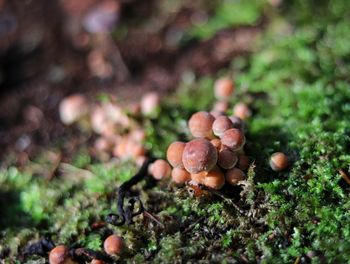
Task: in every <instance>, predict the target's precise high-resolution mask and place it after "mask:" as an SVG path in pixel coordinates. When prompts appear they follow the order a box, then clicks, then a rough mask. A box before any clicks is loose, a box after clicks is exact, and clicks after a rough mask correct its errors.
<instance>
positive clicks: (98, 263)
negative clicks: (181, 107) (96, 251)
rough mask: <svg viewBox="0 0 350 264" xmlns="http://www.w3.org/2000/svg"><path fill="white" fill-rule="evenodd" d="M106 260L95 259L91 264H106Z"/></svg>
mask: <svg viewBox="0 0 350 264" xmlns="http://www.w3.org/2000/svg"><path fill="white" fill-rule="evenodd" d="M105 263H106V262H104V261H103V260H100V259H93V260H91V263H90V264H105Z"/></svg>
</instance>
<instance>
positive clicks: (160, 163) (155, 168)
mask: <svg viewBox="0 0 350 264" xmlns="http://www.w3.org/2000/svg"><path fill="white" fill-rule="evenodd" d="M148 171H149V174H151V175H152V176H153V178H155V179H156V180H161V179H164V178H166V177H169V176H170V173H171V167H170V165H169V163H168V162H166V161H165V160H162V159H158V160H156V161H155V162H153V163H152V164H151V165H150V166H149V168H148Z"/></svg>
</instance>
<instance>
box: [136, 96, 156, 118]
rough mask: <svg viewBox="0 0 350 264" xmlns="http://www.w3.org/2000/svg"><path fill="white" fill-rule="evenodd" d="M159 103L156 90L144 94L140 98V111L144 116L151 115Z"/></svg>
mask: <svg viewBox="0 0 350 264" xmlns="http://www.w3.org/2000/svg"><path fill="white" fill-rule="evenodd" d="M159 104H160V97H159V95H158V93H156V92H150V93H147V94H145V95H144V96H143V97H142V98H141V112H142V114H143V115H145V116H149V115H153V114H155V113H156V112H157V109H158V107H159Z"/></svg>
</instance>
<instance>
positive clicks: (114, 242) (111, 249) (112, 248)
mask: <svg viewBox="0 0 350 264" xmlns="http://www.w3.org/2000/svg"><path fill="white" fill-rule="evenodd" d="M103 248H104V250H105V252H106V253H107V254H108V255H119V254H120V253H121V251H122V249H123V239H122V238H121V237H120V236H118V235H115V234H113V235H110V236H109V237H107V238H106V240H105V241H104V242H103Z"/></svg>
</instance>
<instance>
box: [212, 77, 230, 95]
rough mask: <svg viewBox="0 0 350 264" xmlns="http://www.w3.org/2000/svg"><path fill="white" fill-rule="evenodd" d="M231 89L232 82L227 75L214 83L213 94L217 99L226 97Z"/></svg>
mask: <svg viewBox="0 0 350 264" xmlns="http://www.w3.org/2000/svg"><path fill="white" fill-rule="evenodd" d="M233 91H234V85H233V82H232V80H231V79H230V78H228V77H224V78H220V79H218V80H217V81H216V82H215V84H214V94H215V97H216V98H217V99H227V97H229V96H231V95H232V93H233Z"/></svg>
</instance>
